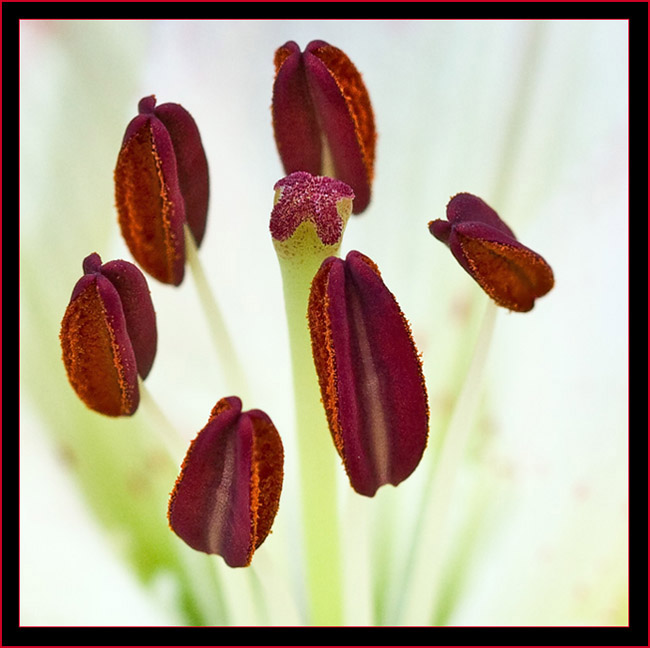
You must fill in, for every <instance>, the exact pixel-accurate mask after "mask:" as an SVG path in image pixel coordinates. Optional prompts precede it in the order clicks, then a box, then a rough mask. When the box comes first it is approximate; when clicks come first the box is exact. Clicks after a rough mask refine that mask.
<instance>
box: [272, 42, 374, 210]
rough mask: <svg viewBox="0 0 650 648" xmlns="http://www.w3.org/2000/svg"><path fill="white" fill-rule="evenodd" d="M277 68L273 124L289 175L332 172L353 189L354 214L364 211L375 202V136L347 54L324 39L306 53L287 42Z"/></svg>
mask: <svg viewBox="0 0 650 648" xmlns="http://www.w3.org/2000/svg"><path fill="white" fill-rule="evenodd" d="M275 67H276V79H275V83H274V88H273V108H272V110H273V127H274V132H275V139H276V143H277V145H278V151H279V153H280V158H281V159H282V163H283V165H284V168H285V171H286V173H287V174H289V173H292V172H294V171H308V172H309V173H312V174H314V175H333V176H334V177H336V178H337V179H339V180H341V181H343V182H345V183H346V184H349V185H350V186H351V187H352V189H353V190H354V192H355V196H356V200H355V203H354V213H355V214H358V213H361V212H362V211H363V210H364V209H366V207H367V206H368V203H369V202H370V188H371V185H372V179H373V174H374V159H375V140H376V131H375V123H374V115H373V111H372V105H371V103H370V97H369V95H368V91H367V90H366V87H365V85H364V83H363V80H362V78H361V75H360V74H359V72H358V70H357V69H356V67H355V66H354V64H353V63H352V61H350V59H349V58H348V57H347V55H346V54H345V53H344V52H342V51H341V50H340V49H338V48H336V47H333V46H332V45H329V44H328V43H326V42H325V41H320V40H317V41H312V42H311V43H309V45H308V46H307V47H306V49H305V51H304V53H301V52H300V48H299V47H298V45H297V44H296V43H295V42H293V41H290V42H288V43H286V44H285V45H283V46H282V47H281V48H279V49H278V50H277V52H276V54H275ZM323 144H326V146H325V147H323ZM327 160H331V163H332V165H333V171H332V172H330V171H329V170H328V169H327Z"/></svg>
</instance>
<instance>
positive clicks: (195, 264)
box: [184, 223, 250, 403]
mask: <svg viewBox="0 0 650 648" xmlns="http://www.w3.org/2000/svg"><path fill="white" fill-rule="evenodd" d="M184 227H185V256H186V259H187V264H188V265H189V267H190V270H191V272H192V276H193V278H194V284H195V286H196V290H197V292H198V295H199V301H200V302H201V307H202V308H203V312H204V313H205V317H206V321H207V324H208V328H209V331H210V337H211V338H212V343H213V345H214V348H215V351H216V353H217V358H218V359H219V364H220V366H221V367H223V371H224V377H225V378H226V380H227V382H228V385H229V389H230V391H231V393H233V394H234V393H236V394H238V395H239V396H240V397H241V399H242V401H243V402H244V403H245V402H246V399H247V396H248V394H249V393H250V392H249V390H248V382H247V379H246V374H245V372H244V369H243V366H242V364H241V362H240V360H239V358H238V356H237V353H236V352H235V345H234V342H233V339H232V337H231V335H230V333H229V331H228V328H227V326H226V323H225V321H224V318H223V315H222V314H221V310H220V309H219V305H218V304H217V301H216V299H215V297H214V294H213V292H212V290H211V289H210V285H209V284H208V281H207V279H206V276H205V272H204V271H203V266H202V265H201V260H200V259H199V255H198V249H197V247H196V242H195V240H194V236H193V234H192V231H191V230H190V228H189V226H188V225H187V223H185V226H184Z"/></svg>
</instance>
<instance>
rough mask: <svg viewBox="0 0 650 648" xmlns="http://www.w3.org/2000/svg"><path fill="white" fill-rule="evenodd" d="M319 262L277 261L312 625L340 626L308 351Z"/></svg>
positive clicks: (329, 468) (327, 454)
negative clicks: (293, 409) (290, 376)
mask: <svg viewBox="0 0 650 648" xmlns="http://www.w3.org/2000/svg"><path fill="white" fill-rule="evenodd" d="M319 265H320V259H316V258H315V259H313V260H309V261H308V262H305V263H298V264H296V263H290V262H288V261H287V260H283V259H280V267H281V269H282V280H283V288H284V298H285V308H286V313H287V323H288V327H289V341H290V346H291V362H292V368H293V381H294V393H295V402H296V430H297V437H298V454H299V465H300V478H301V496H302V520H303V533H304V546H305V560H306V572H307V573H306V577H307V590H308V593H309V615H310V619H309V621H310V623H312V624H314V625H341V623H342V616H343V606H342V574H341V549H340V541H339V528H338V510H337V488H336V483H337V481H336V470H337V468H338V466H337V461H336V451H335V449H334V447H333V444H332V439H331V435H330V432H329V429H328V426H327V419H326V417H325V411H324V409H323V405H322V403H321V398H320V390H319V387H318V378H317V375H316V370H315V368H314V361H313V358H312V352H311V338H310V335H309V327H308V324H307V303H308V299H309V288H310V285H311V280H312V278H313V276H314V274H315V273H316V270H317V269H318V267H319Z"/></svg>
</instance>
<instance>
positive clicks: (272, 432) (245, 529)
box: [168, 396, 284, 567]
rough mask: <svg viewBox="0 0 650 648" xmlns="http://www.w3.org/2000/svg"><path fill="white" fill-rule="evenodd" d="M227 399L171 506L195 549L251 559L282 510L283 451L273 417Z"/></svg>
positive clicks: (237, 562) (172, 517)
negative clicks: (279, 509) (244, 409)
mask: <svg viewBox="0 0 650 648" xmlns="http://www.w3.org/2000/svg"><path fill="white" fill-rule="evenodd" d="M241 408H242V405H241V400H240V399H239V398H237V397H236V396H232V397H229V398H222V399H221V400H220V401H219V402H218V403H217V404H216V405H215V407H214V408H213V410H212V413H211V415H210V419H209V420H208V423H207V425H206V426H205V427H204V428H203V429H202V430H201V431H200V432H199V434H198V436H197V437H196V438H195V439H194V441H192V443H191V445H190V448H189V450H188V452H187V455H186V456H185V460H184V461H183V465H182V468H181V473H180V476H179V477H178V479H177V481H176V484H175V486H174V489H173V491H172V494H171V498H170V501H169V507H168V519H169V524H170V526H171V528H172V530H173V531H174V532H175V533H176V534H177V535H178V536H179V537H180V538H181V539H182V540H184V541H185V542H186V543H187V544H188V545H189V546H190V547H192V548H193V549H196V550H198V551H203V552H205V553H209V554H219V555H221V556H223V558H224V560H225V561H226V563H227V564H228V565H230V566H231V567H245V566H247V565H249V564H250V562H251V559H252V556H253V553H254V551H255V550H256V549H257V548H258V547H259V546H260V545H261V544H262V542H264V540H265V538H266V536H267V535H268V533H269V532H270V530H271V525H272V523H273V520H274V518H275V514H276V513H277V510H278V505H279V501H280V492H281V490H282V465H283V459H284V454H283V448H282V442H281V440H280V436H279V435H278V433H277V430H276V429H275V427H274V425H273V423H272V421H271V419H270V418H269V417H268V416H267V415H266V414H265V413H264V412H261V411H260V410H250V411H248V412H242V411H241Z"/></svg>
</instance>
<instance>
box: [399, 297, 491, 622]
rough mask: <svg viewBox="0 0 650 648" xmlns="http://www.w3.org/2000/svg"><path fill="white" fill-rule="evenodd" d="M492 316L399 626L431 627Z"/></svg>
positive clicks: (462, 400)
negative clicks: (451, 514) (450, 516)
mask: <svg viewBox="0 0 650 648" xmlns="http://www.w3.org/2000/svg"><path fill="white" fill-rule="evenodd" d="M496 311H497V306H496V305H495V304H494V303H493V302H492V301H491V300H490V301H489V302H488V304H487V308H486V311H485V314H484V316H483V322H482V324H481V329H480V331H479V336H478V340H477V342H476V348H475V351H474V356H473V358H472V362H471V364H470V367H469V369H468V372H467V377H466V379H465V383H464V384H463V388H462V390H461V392H460V395H459V396H458V399H457V401H456V405H455V407H454V413H453V415H452V418H451V421H450V423H449V427H448V429H447V432H446V435H445V439H444V442H443V445H442V449H441V453H440V458H439V460H438V462H437V464H436V470H435V474H434V477H433V482H432V484H431V488H430V491H429V494H428V497H426V498H425V500H424V501H425V502H426V504H425V507H424V510H423V512H422V518H421V524H420V529H419V534H418V538H417V543H416V546H415V555H414V557H413V558H414V559H413V563H412V564H413V567H412V569H411V573H410V575H409V578H408V579H407V583H408V589H407V591H406V592H405V596H404V599H403V620H402V621H403V623H404V624H405V625H415V624H422V623H423V622H429V621H430V620H431V619H432V618H433V617H434V614H435V611H436V609H437V605H438V599H439V596H440V584H441V573H442V561H443V558H444V555H443V544H444V543H443V540H444V538H445V535H446V525H447V522H448V517H449V511H450V506H451V504H452V501H453V497H454V483H455V480H456V477H457V475H458V473H459V468H460V466H461V465H462V462H463V459H464V457H465V450H466V448H467V441H468V438H469V434H470V431H471V429H472V423H473V421H474V414H475V413H476V409H477V406H478V403H479V400H480V396H481V385H482V379H483V375H484V369H485V364H486V360H487V355H488V350H489V348H490V342H491V340H492V332H493V330H494V321H495V316H496ZM424 620H426V621H424Z"/></svg>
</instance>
